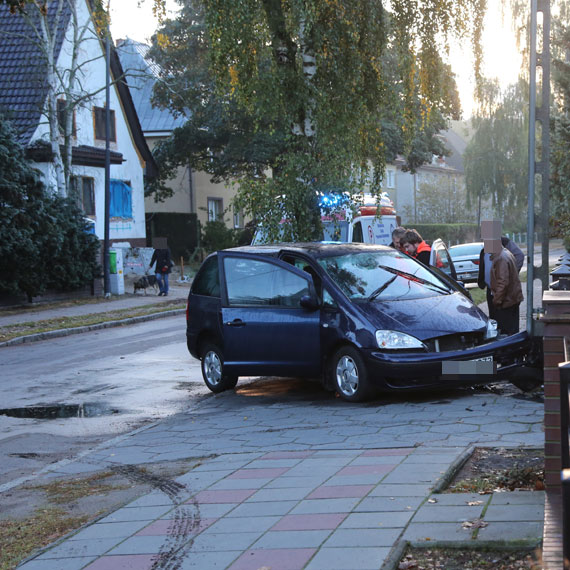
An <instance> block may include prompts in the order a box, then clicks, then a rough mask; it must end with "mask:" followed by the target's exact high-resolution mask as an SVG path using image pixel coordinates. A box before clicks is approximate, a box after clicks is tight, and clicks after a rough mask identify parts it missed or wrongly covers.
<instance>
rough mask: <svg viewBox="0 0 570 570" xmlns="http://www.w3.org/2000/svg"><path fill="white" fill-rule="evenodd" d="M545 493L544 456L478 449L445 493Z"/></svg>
mask: <svg viewBox="0 0 570 570" xmlns="http://www.w3.org/2000/svg"><path fill="white" fill-rule="evenodd" d="M515 489H519V490H520V489H524V490H532V491H536V490H544V452H543V451H542V450H538V449H525V448H516V449H507V448H497V449H495V448H481V447H478V448H476V449H475V451H474V452H473V455H472V456H471V457H470V458H469V459H468V460H467V462H466V463H465V465H464V466H463V467H462V468H461V469H460V470H459V472H458V473H457V474H456V476H455V478H454V480H453V482H452V483H451V484H450V485H449V487H448V488H447V489H446V492H448V493H479V494H481V495H486V494H490V493H493V492H494V491H514V490H515Z"/></svg>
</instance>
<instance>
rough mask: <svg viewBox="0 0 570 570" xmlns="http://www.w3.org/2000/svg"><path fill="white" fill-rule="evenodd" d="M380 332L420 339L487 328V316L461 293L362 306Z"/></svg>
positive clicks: (376, 302)
mask: <svg viewBox="0 0 570 570" xmlns="http://www.w3.org/2000/svg"><path fill="white" fill-rule="evenodd" d="M360 307H361V309H362V310H363V311H364V313H365V314H366V318H367V319H368V320H369V321H370V322H371V323H372V325H373V326H374V327H376V328H377V329H385V330H396V331H401V332H405V333H407V334H410V335H412V336H415V337H416V338H418V339H420V340H426V339H428V338H434V337H439V336H444V335H448V334H454V333H467V332H475V331H481V330H484V329H486V327H487V320H488V319H487V317H486V315H485V314H484V313H483V311H481V309H479V308H478V307H477V306H476V305H474V304H473V303H472V302H471V301H470V300H469V299H467V298H466V297H465V296H464V295H462V294H461V293H453V294H451V295H437V296H433V297H427V298H424V299H406V300H394V299H390V300H387V301H381V300H380V301H374V302H372V303H364V304H362V305H360Z"/></svg>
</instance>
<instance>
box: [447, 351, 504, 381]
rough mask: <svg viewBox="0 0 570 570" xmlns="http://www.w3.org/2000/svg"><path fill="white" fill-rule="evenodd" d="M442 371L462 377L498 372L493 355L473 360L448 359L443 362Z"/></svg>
mask: <svg viewBox="0 0 570 570" xmlns="http://www.w3.org/2000/svg"><path fill="white" fill-rule="evenodd" d="M441 373H442V374H443V375H453V376H458V377H460V376H461V375H463V374H466V375H479V374H481V375H485V376H486V375H489V374H496V373H497V369H496V367H495V364H494V362H493V357H492V356H482V357H481V358H474V359H473V360H447V361H443V362H442V363H441Z"/></svg>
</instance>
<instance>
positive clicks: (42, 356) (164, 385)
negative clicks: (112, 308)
mask: <svg viewBox="0 0 570 570" xmlns="http://www.w3.org/2000/svg"><path fill="white" fill-rule="evenodd" d="M184 339H185V337H184V319H183V318H180V317H171V318H166V319H159V320H155V321H151V322H146V323H141V324H139V325H134V326H126V327H117V328H112V329H106V330H104V331H100V332H91V333H88V334H80V335H72V336H68V337H63V338H60V339H54V340H49V341H43V342H36V343H31V344H22V345H19V346H13V347H6V348H4V349H2V350H1V351H0V364H1V366H2V371H3V373H2V376H3V381H2V384H1V386H0V402H2V404H1V405H0V408H2V411H1V413H2V414H7V413H9V414H11V415H0V457H2V468H1V473H0V484H1V483H5V482H6V480H7V478H12V477H13V476H14V475H15V476H18V477H19V476H23V475H25V474H28V473H29V472H30V471H33V470H37V469H38V468H40V467H42V466H43V465H45V464H48V463H51V462H53V461H55V460H58V459H61V458H63V457H68V456H69V454H70V451H71V452H79V451H81V450H82V449H85V448H87V447H90V446H92V445H94V444H95V443H98V442H101V441H103V440H106V439H110V438H113V437H115V436H117V435H119V434H122V433H125V432H128V431H130V430H132V429H134V428H135V427H138V426H140V425H142V424H145V423H148V422H151V421H155V420H158V419H160V418H164V417H166V416H169V415H172V414H175V413H176V412H179V411H181V410H183V409H185V408H187V407H188V405H189V403H190V400H189V395H190V394H191V393H196V394H206V393H207V392H208V391H207V389H206V388H205V386H204V385H203V382H202V377H201V375H200V367H199V363H198V362H197V361H195V360H193V359H192V358H191V357H190V356H189V355H188V352H187V350H186V345H185V342H184ZM30 408H34V410H33V412H32V411H31V410H29V409H30ZM22 414H30V415H33V416H35V417H24V418H22V417H14V416H17V415H22ZM36 418H37V419H36ZM46 418H51V419H46Z"/></svg>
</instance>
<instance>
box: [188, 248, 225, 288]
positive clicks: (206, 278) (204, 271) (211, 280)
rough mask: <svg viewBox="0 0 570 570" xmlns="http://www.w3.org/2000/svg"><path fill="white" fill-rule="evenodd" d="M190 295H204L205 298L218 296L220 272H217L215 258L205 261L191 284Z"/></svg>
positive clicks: (216, 260)
mask: <svg viewBox="0 0 570 570" xmlns="http://www.w3.org/2000/svg"><path fill="white" fill-rule="evenodd" d="M192 293H193V294H194V295H205V296H206V297H219V296H220V272H219V270H218V258H217V256H213V257H210V258H208V259H206V261H205V262H204V265H203V266H202V268H201V269H200V272H199V273H198V275H196V277H195V278H194V281H193V282H192Z"/></svg>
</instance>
